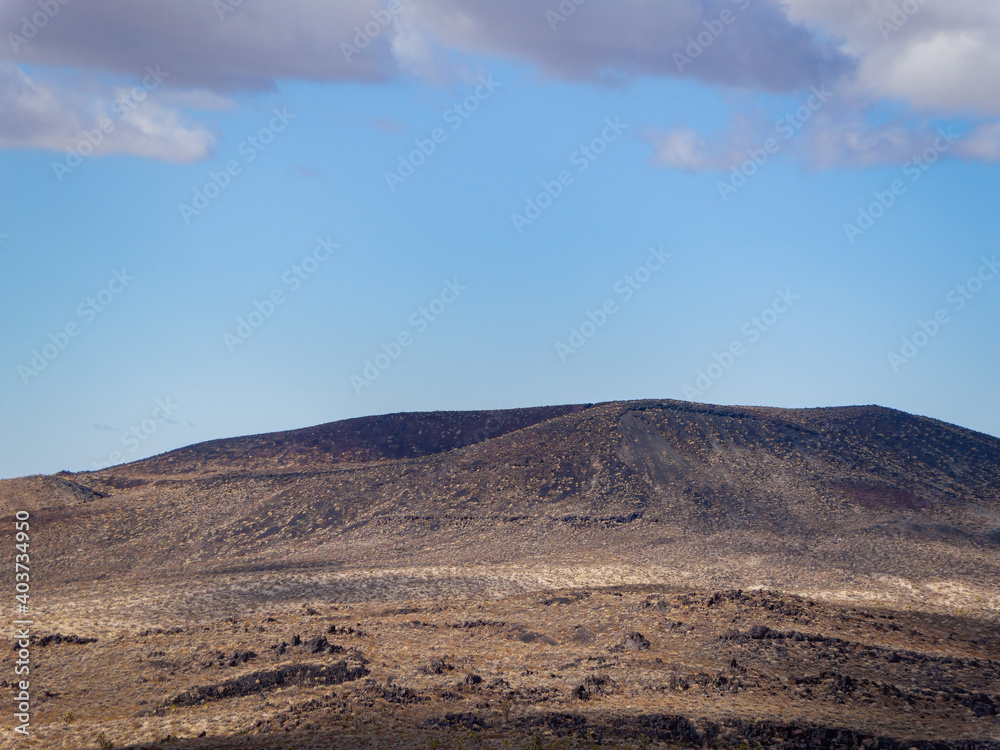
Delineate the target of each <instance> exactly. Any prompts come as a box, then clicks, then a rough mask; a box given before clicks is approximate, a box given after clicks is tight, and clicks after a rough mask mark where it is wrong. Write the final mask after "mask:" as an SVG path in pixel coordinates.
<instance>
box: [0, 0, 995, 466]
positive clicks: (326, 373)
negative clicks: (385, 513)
mask: <svg viewBox="0 0 1000 750" xmlns="http://www.w3.org/2000/svg"><path fill="white" fill-rule="evenodd" d="M744 3H745V0H739V1H738V2H728V1H727V2H705V3H701V4H691V5H690V6H688V5H687V4H686V3H683V2H682V3H678V4H677V5H676V7H672V8H671V9H670V10H665V9H663V8H662V6H661V5H660V4H657V3H653V2H637V3H634V4H631V5H630V6H629V7H628V9H627V10H624V11H621V10H620V11H619V12H617V13H615V12H613V10H614V9H613V8H612V6H611V3H609V2H601V0H589V1H588V2H586V3H582V4H580V5H579V7H576V6H573V7H576V10H575V11H574V12H573V14H572V15H568V14H567V15H564V16H563V17H564V18H565V19H566V20H565V21H558V22H556V23H555V28H554V29H553V28H552V17H551V16H548V17H547V16H546V13H547V11H553V12H559V4H558V3H539V2H534V1H529V0H519V2H515V3H512V4H511V5H510V7H509V8H507V9H506V10H507V13H506V14H503V15H502V16H497V11H496V9H495V8H494V7H492V6H490V5H489V4H487V3H483V2H476V1H474V0H434V1H431V0H424V1H423V2H403V3H401V4H399V5H390V6H389V7H390V8H392V9H394V12H392V13H390V12H389V11H385V10H382V11H380V9H381V8H383V6H381V5H379V4H377V3H372V4H366V3H363V2H362V3H351V4H349V5H348V4H337V3H334V4H329V3H327V4H323V5H322V6H320V5H319V4H318V3H313V2H307V1H306V0H297V1H296V2H293V3H289V4H288V5H283V6H281V9H280V11H279V10H276V9H275V8H276V7H277V6H275V7H271V6H270V5H268V4H265V3H263V2H260V3H254V2H253V0H245V2H244V3H243V4H241V5H239V6H235V5H234V6H232V12H231V13H230V12H226V13H224V14H223V17H222V18H220V17H218V13H217V9H213V7H212V5H211V4H210V3H201V4H200V5H197V4H195V3H193V2H179V3H177V5H176V6H171V7H170V8H158V9H150V8H147V7H136V8H131V9H130V10H129V11H127V12H119V11H116V10H115V9H114V7H113V4H111V3H93V4H92V5H88V6H87V7H83V5H82V4H81V5H80V6H79V7H77V6H76V5H75V4H68V5H66V6H60V9H59V11H58V12H57V13H56V14H55V15H52V16H47V21H46V24H45V26H44V27H41V28H38V29H37V34H35V35H34V36H33V37H32V38H31V39H30V40H27V41H25V42H24V43H20V42H19V41H18V38H20V39H26V37H24V36H23V33H24V32H25V28H24V25H25V18H27V19H28V20H30V18H31V17H32V13H37V12H40V11H39V8H40V7H41V6H38V5H36V4H33V3H27V2H16V3H10V4H8V5H9V7H8V8H5V9H4V10H3V11H2V12H0V30H4V29H6V30H9V32H7V31H5V32H4V33H5V35H6V36H7V41H6V42H3V41H2V40H0V46H3V53H2V55H3V57H4V59H3V60H2V61H0V106H2V109H0V111H2V112H3V114H0V169H2V174H3V175H4V178H5V179H3V180H2V182H0V268H2V274H0V279H2V281H0V283H2V291H3V293H2V298H0V313H2V316H0V321H2V322H0V326H2V336H3V342H4V346H3V349H2V358H3V362H2V363H0V364H2V366H0V399H2V408H3V414H4V419H3V422H2V432H0V448H2V450H0V476H2V477H12V476H21V475H27V474H33V473H51V472H55V471H58V470H62V469H67V470H72V471H77V470H87V469H93V468H96V467H99V466H102V465H107V464H109V463H119V462H122V461H131V460H135V459H138V458H142V457H144V456H148V455H152V454H155V453H159V452H163V451H166V450H170V449H172V448H176V447H180V446H183V445H187V444H190V443H194V442H198V441H201V440H207V439H212V438H218V437H226V436H233V435H240V434H248V433H259V432H267V431H273V430H281V429H291V428H295V427H303V426H307V425H312V424H318V423H322V422H328V421H333V420H337V419H344V418H348V417H354V416H362V415H368V414H377V413H386V412H394V411H409V410H434V409H490V408H503V407H514V406H529V405H540V404H556V403H577V402H598V401H607V400H614V399H633V398H677V399H686V400H695V401H704V402H710V403H726V404H767V405H775V406H795V407H799V406H830V405H840V404H868V403H877V404H882V405H885V406H891V407H894V408H898V409H903V410H905V411H909V412H914V413H917V414H923V415H928V416H932V417H935V418H938V419H942V420H946V421H949V422H954V423H957V424H960V425H962V426H965V427H969V428H973V429H976V430H980V431H983V432H987V433H990V434H994V435H1000V409H998V408H997V406H996V404H997V403H1000V402H998V400H997V399H996V395H995V393H996V385H997V377H996V373H997V371H998V369H1000V357H998V351H1000V347H998V343H1000V341H998V339H1000V335H998V332H997V325H996V324H997V321H998V320H1000V268H997V266H996V257H997V255H998V253H997V248H996V244H995V243H996V238H997V237H998V236H1000V232H998V229H1000V227H998V224H1000V218H997V217H998V212H996V210H995V200H996V195H997V194H998V187H1000V186H998V182H1000V180H998V171H997V168H996V159H997V158H1000V139H998V135H997V134H998V133H1000V127H998V125H997V121H998V120H1000V92H998V90H997V89H996V86H997V84H996V83H995V81H996V80H997V79H1000V76H997V75H996V73H997V72H998V71H997V70H995V69H993V73H990V72H989V71H990V70H991V68H990V66H991V65H992V66H993V68H1000V62H998V61H997V60H996V59H995V58H994V57H992V53H991V52H990V50H991V49H994V48H995V47H996V46H997V45H996V44H995V42H996V40H997V38H998V37H1000V15H998V14H997V13H996V12H994V11H993V10H991V9H982V8H978V7H977V6H974V5H971V4H970V5H966V4H964V3H958V4H956V5H954V6H949V7H948V8H940V7H936V6H931V5H930V4H920V3H917V2H916V0H912V2H911V5H910V6H907V7H912V9H913V12H912V13H904V15H903V16H898V15H897V16H896V18H895V21H892V18H893V16H892V10H891V7H890V4H888V3H880V2H876V1H875V0H870V1H869V0H856V2H854V3H853V5H856V6H857V7H856V8H854V11H855V12H854V14H853V15H852V16H851V17H850V18H847V17H846V16H845V15H844V14H843V13H841V12H839V11H838V9H837V6H836V5H835V4H833V3H832V0H831V1H830V2H826V1H825V0H797V1H796V2H791V3H786V4H784V5H780V6H779V5H771V4H768V3H766V2H764V1H763V0H757V2H753V3H747V4H746V7H745V9H742V6H744ZM226 7H229V6H226ZM553 9H554V10H553ZM726 11H729V12H730V13H731V14H732V15H731V18H732V22H731V23H729V24H726V23H723V25H722V26H721V27H720V26H719V25H718V23H714V22H715V21H716V20H717V19H720V18H724V16H723V15H722V14H723V13H724V12H726ZM373 13H374V14H375V15H374V16H373V15H372V14H373ZM386 14H388V16H387V15H386ZM623 14H624V16H626V17H622V16H623ZM629 14H632V15H633V16H635V15H636V14H638V16H636V17H628V16H629ZM725 17H729V16H725ZM195 18H196V19H197V24H196V25H193V24H195V21H194V20H192V19H195ZM386 18H390V19H391V20H389V21H388V22H387V23H385V24H382V22H381V21H379V19H386ZM366 19H367V21H370V22H374V23H376V26H375V27H372V28H373V29H375V28H377V29H378V34H376V35H374V36H373V37H372V39H371V41H370V42H369V43H368V45H367V46H366V47H365V48H364V49H360V48H358V49H359V51H358V53H356V54H353V53H351V50H350V49H348V50H347V52H348V54H347V55H345V54H344V50H345V48H344V47H342V46H341V44H342V43H344V44H351V45H352V46H353V41H355V36H356V34H357V31H356V28H355V27H358V28H362V30H363V26H364V24H365V22H366ZM886 19H889V20H888V21H887V20H886ZM901 19H902V20H904V22H903V23H899V21H900V20H901ZM885 23H891V24H892V25H893V27H894V28H895V31H892V30H889V27H887V26H885V25H884V24H885ZM880 24H882V25H880ZM720 28H721V32H720V33H719V34H718V36H715V35H713V34H712V29H715V30H716V31H718V30H719V29H720ZM262 30H265V31H266V33H263V32H262ZM30 31H31V29H30V28H29V29H27V32H29V33H30ZM703 31H705V32H707V33H708V34H709V36H704V35H702V37H701V39H702V41H708V40H709V39H711V41H710V43H708V44H707V45H704V46H703V47H702V49H701V52H700V54H699V55H698V56H697V58H694V57H689V58H688V59H690V60H691V62H690V63H686V62H685V61H684V59H683V58H676V57H675V54H682V55H685V56H687V54H689V53H690V52H691V51H692V50H694V51H697V47H698V46H700V45H699V42H698V35H699V34H700V33H701V32H703ZM125 32H128V33H132V34H137V35H138V34H141V35H142V38H143V39H144V44H142V45H135V44H125V43H119V44H118V46H117V47H116V45H115V43H109V42H108V40H109V39H112V40H113V39H118V38H120V36H121V34H122V33H125ZM10 33H13V34H15V35H16V36H17V38H15V39H13V41H12V39H11V37H10V35H9V34H10ZM601 35H606V36H605V37H604V38H602V36H601ZM628 35H632V36H631V38H630V37H629V36H628ZM195 42H198V43H199V44H198V49H197V50H194V48H193V44H194V43H195ZM691 44H694V45H695V47H691ZM15 46H16V47H17V49H16V50H15V49H14V48H15ZM689 48H690V49H689ZM686 51H687V53H686ZM347 57H350V58H351V59H350V60H348V59H347ZM968 66H971V68H970V67H968ZM970 69H971V70H974V71H975V72H974V73H972V74H971V75H970ZM123 97H124V98H123ZM116 102H117V104H116ZM456 107H457V109H456ZM126 112H127V113H128V116H127V117H126V116H125V115H124V113H126ZM779 123H783V124H784V125H783V126H782V125H780V124H779ZM102 127H103V129H102ZM98 131H99V132H98ZM941 133H944V135H941ZM88 134H89V135H88ZM89 141H94V142H98V143H97V145H96V147H95V148H94V149H93V153H92V154H89V151H90V150H91V149H90V148H89ZM67 149H70V150H71V151H72V152H73V155H71V154H70V151H67ZM421 149H422V151H421ZM82 152H88V154H89V155H86V154H82ZM915 157H916V161H915V160H914V158H915ZM401 160H402V161H401ZM401 164H404V165H405V166H403V169H402V171H400V166H401ZM414 165H415V166H414ZM411 167H412V173H411V169H410V168H411ZM393 172H395V174H396V177H388V176H387V175H388V174H389V173H393ZM401 176H402V177H401ZM397 178H398V179H397ZM390 183H391V184H390ZM215 185H222V187H220V188H218V189H216V187H215ZM199 192H200V194H201V195H202V196H207V197H206V198H204V199H202V198H197V197H196V194H197V193H199ZM551 196H554V197H551ZM185 204H186V205H187V206H190V209H188V208H185ZM534 207H537V210H536V208H534ZM869 217H870V221H869ZM845 225H852V226H853V228H848V227H845ZM272 295H275V296H274V297H272ZM247 334H249V335H247ZM42 365H44V366H42ZM375 376H377V377H375Z"/></svg>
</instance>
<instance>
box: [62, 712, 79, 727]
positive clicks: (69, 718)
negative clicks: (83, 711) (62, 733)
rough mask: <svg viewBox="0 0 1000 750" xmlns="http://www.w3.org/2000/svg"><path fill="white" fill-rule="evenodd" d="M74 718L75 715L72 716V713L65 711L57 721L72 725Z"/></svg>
mask: <svg viewBox="0 0 1000 750" xmlns="http://www.w3.org/2000/svg"><path fill="white" fill-rule="evenodd" d="M75 718H76V714H74V713H73V712H72V711H67V712H66V713H64V714H63V715H62V716H60V717H59V720H60V721H61V722H62V723H63V724H72V723H73V719H75Z"/></svg>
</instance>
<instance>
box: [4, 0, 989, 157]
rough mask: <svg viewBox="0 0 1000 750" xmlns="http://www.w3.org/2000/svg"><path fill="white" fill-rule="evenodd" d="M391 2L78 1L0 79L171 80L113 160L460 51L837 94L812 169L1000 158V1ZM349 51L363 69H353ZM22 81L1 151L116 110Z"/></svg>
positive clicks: (706, 147) (676, 149) (569, 75)
mask: <svg viewBox="0 0 1000 750" xmlns="http://www.w3.org/2000/svg"><path fill="white" fill-rule="evenodd" d="M396 1H397V0H393V2H392V3H389V2H388V0H387V2H386V4H387V5H389V6H390V7H394V3H395V2H396ZM399 2H400V4H401V5H400V7H401V10H400V12H399V13H397V14H391V13H387V11H386V10H385V6H384V5H383V4H382V3H381V2H378V1H377V0H352V2H346V1H345V0H284V2H282V3H280V4H279V3H273V2H266V0H243V2H242V3H240V4H239V5H238V6H235V7H234V10H233V12H232V13H229V14H226V16H225V17H224V18H223V19H220V18H219V15H218V14H217V12H216V10H215V9H214V8H213V5H212V3H211V2H209V0H171V2H169V3H121V2H117V1H116V0H86V1H84V0H72V1H71V2H68V3H67V4H66V5H59V12H58V14H57V15H55V16H54V17H52V18H51V19H50V20H49V21H48V22H47V23H46V24H45V26H44V28H41V29H38V33H37V34H35V35H33V37H32V38H31V39H30V40H28V41H26V43H23V44H22V43H20V42H17V43H16V44H12V43H9V41H8V43H4V40H3V39H0V61H2V60H3V59H6V60H8V61H11V62H14V63H17V64H19V65H26V64H27V65H33V66H38V67H39V69H41V68H44V67H45V66H51V67H71V68H73V69H75V70H76V71H78V72H79V73H80V74H81V75H83V76H86V75H88V74H90V75H91V76H93V78H95V79H96V78H97V76H98V74H100V73H111V74H115V75H117V76H122V75H124V76H129V77H134V76H139V75H141V73H142V71H143V70H144V68H145V67H146V66H147V65H161V66H162V67H163V68H164V69H165V70H168V71H170V74H171V77H170V80H169V82H168V84H167V85H165V86H164V90H163V91H158V92H157V94H158V95H157V97H156V100H155V101H151V102H149V106H148V107H145V108H144V109H143V111H142V114H140V115H137V116H136V117H135V119H134V120H133V121H132V122H129V123H126V124H123V127H122V129H121V131H120V132H119V133H117V134H116V135H115V137H114V138H110V139H109V140H108V143H107V144H106V149H108V150H109V151H114V150H119V151H121V152H125V153H134V154H139V155H143V156H150V157H151V158H159V159H167V160H172V161H189V160H192V159H197V158H201V157H203V156H205V155H206V154H208V153H209V152H210V149H211V145H212V138H211V136H210V134H209V133H208V131H207V129H206V128H204V127H203V126H200V125H197V124H189V123H187V122H185V118H184V117H183V116H181V114H180V112H181V111H182V110H185V109H195V110H201V111H209V110H217V109H224V108H227V107H231V106H233V99H232V95H233V94H234V93H235V92H238V91H250V92H253V91H264V90H273V89H274V88H276V86H277V85H278V82H279V81H281V80H308V81H317V82H338V81H356V82H363V83H379V82H384V81H389V80H392V79H394V78H397V77H399V76H407V75H410V76H417V77H420V78H423V79H425V80H428V81H430V82H432V83H436V84H447V83H452V82H454V81H455V80H456V79H460V78H462V77H467V76H468V75H469V73H470V72H469V71H468V70H466V69H465V68H464V67H463V63H462V62H461V57H459V56H458V55H457V54H456V53H472V54H475V55H481V54H488V55H497V56H500V57H503V58H506V59H510V60H517V61H523V62H527V63H529V64H533V65H535V66H537V67H538V68H539V69H540V70H542V71H543V72H544V73H545V74H547V75H550V76H553V77H559V78H564V79H571V80H576V81H585V82H614V83H621V82H627V81H628V80H630V79H633V78H636V77H639V76H654V77H672V78H691V79H695V80H698V81H701V82H703V83H707V84H713V85H723V86H727V87H735V88H740V89H743V90H746V91H749V92H765V91H766V92H777V93H795V92H798V91H802V90H805V89H807V88H808V87H809V86H819V85H823V84H829V85H832V86H833V87H835V88H836V89H837V91H838V96H839V100H838V103H837V105H836V106H833V107H831V108H830V109H829V111H824V115H823V117H822V118H819V119H818V120H817V122H816V123H814V125H813V126H812V127H811V128H810V129H809V131H807V132H804V134H803V137H802V138H801V139H797V140H796V143H795V145H794V147H793V148H790V149H789V150H790V151H791V150H794V151H795V153H797V154H798V156H799V157H800V158H801V159H803V160H805V161H806V162H808V163H810V164H812V165H814V166H828V165H833V164H845V165H866V164H877V163H884V162H886V161H893V160H896V159H898V158H899V157H900V155H903V154H906V152H907V151H908V150H912V149H913V148H916V147H918V146H919V145H920V144H921V143H923V142H925V141H926V139H927V138H928V137H931V136H932V135H933V128H931V127H930V126H929V125H927V123H928V122H930V121H932V120H933V119H934V118H940V117H972V118H974V120H975V126H976V129H975V130H974V132H973V133H972V135H970V137H969V138H968V139H966V141H965V143H964V144H963V147H962V148H961V149H959V148H956V149H955V152H954V153H955V154H959V155H962V156H963V157H965V158H976V159H986V160H995V159H997V158H998V157H997V155H996V152H997V146H996V140H997V137H996V128H997V126H996V125H994V124H992V123H993V121H996V120H1000V4H997V3H994V2H983V0H949V2H947V3H945V2H942V0H670V2H663V0H615V1H614V2H612V0H587V2H584V3H582V4H580V5H579V6H575V5H573V4H572V3H571V4H570V5H573V7H576V10H575V11H574V12H573V13H572V14H569V15H566V16H565V17H562V20H559V21H558V22H553V18H552V16H551V15H549V16H547V15H546V13H547V11H554V10H556V11H557V9H558V8H559V7H560V3H559V2H557V0H504V2H497V0H399ZM563 7H564V8H565V7H567V5H566V4H565V3H563ZM38 8H39V6H38V5H37V3H36V0H5V2H0V32H2V31H4V30H7V31H9V32H12V33H15V34H16V33H21V30H22V26H23V23H24V21H23V18H24V17H25V16H27V17H30V16H31V15H32V14H34V13H36V12H37V11H38ZM553 27H554V28H553ZM343 44H349V45H353V46H355V47H356V49H355V52H354V53H352V54H348V55H345V54H344V51H343V49H342V45H343ZM15 47H17V49H16V50H15ZM695 53H697V54H695ZM678 55H682V56H684V57H686V58H690V62H689V63H682V62H679V60H681V59H683V58H679V57H678ZM13 70H16V69H15V68H13V67H11V66H10V65H9V64H8V65H7V67H5V68H3V72H2V74H0V91H2V104H3V105H4V110H3V111H2V112H0V146H8V147H9V146H24V145H32V146H36V147H42V148H63V147H64V146H65V144H66V143H67V142H71V141H72V139H73V138H74V137H75V136H76V134H78V133H79V132H80V131H81V130H82V129H85V128H88V127H92V125H93V123H94V122H96V119H95V118H99V117H100V116H101V113H102V112H103V111H104V110H105V109H106V107H105V106H104V104H103V99H102V97H104V96H105V95H106V93H107V92H99V93H98V94H97V95H94V94H92V95H90V97H89V98H88V97H87V96H85V95H84V94H83V93H82V92H81V91H78V90H70V89H69V88H68V87H65V86H55V85H47V86H41V85H39V84H35V83H33V82H31V81H30V79H27V78H26V77H24V76H18V75H15V74H14V73H13V72H12V71H13ZM33 70H34V68H33ZM882 102H890V103H892V104H893V105H895V106H897V107H899V108H900V109H901V110H902V114H901V115H899V117H898V118H897V119H896V120H895V121H893V122H891V123H888V124H872V122H871V118H869V117H867V116H866V112H868V111H870V109H871V108H872V107H873V106H876V105H878V104H880V103H882ZM755 117H756V115H751V116H747V117H744V118H743V120H736V121H734V123H733V125H732V128H731V129H730V131H729V132H728V133H725V134H723V135H722V136H720V137H717V138H713V137H705V136H701V135H699V134H697V133H695V132H693V131H691V130H689V129H677V130H669V129H668V130H666V132H663V131H659V132H655V133H652V134H651V135H649V140H650V141H651V143H653V145H654V148H655V156H654V159H653V161H654V162H655V163H658V164H660V165H663V166H667V167H672V168H678V169H686V170H703V169H714V168H719V165H721V164H723V163H725V162H726V161H727V160H731V159H735V158H737V157H738V156H739V155H740V153H742V150H743V149H744V148H745V147H747V144H750V145H753V144H754V143H755V142H756V141H757V140H758V139H759V137H760V133H761V132H763V131H764V130H765V129H766V127H767V126H768V124H769V123H767V122H765V121H763V120H760V119H755Z"/></svg>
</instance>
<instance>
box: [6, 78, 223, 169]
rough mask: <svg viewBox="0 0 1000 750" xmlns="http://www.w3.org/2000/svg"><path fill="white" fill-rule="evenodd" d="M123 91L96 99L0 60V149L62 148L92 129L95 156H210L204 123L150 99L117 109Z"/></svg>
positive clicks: (164, 158)
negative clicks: (40, 80)
mask: <svg viewBox="0 0 1000 750" xmlns="http://www.w3.org/2000/svg"><path fill="white" fill-rule="evenodd" d="M126 93H127V92H121V91H118V92H116V91H108V92H106V93H105V97H104V98H103V99H100V98H95V97H93V96H92V95H84V94H81V93H78V92H76V91H73V90H70V89H67V88H62V87H60V86H58V85H45V84H40V83H38V82H36V81H35V80H33V79H32V78H30V77H29V76H27V75H26V74H25V73H24V72H23V71H22V70H21V69H20V68H18V67H17V66H16V65H13V64H11V63H2V64H0V147H3V148H43V149H51V150H54V151H62V150H64V149H66V148H75V147H76V146H77V145H78V144H79V143H80V142H81V141H84V140H88V139H87V134H88V133H95V132H96V133H97V135H94V136H92V137H91V138H90V139H89V141H90V142H94V141H97V142H99V145H98V146H97V147H96V148H95V149H94V153H95V154H102V155H107V154H115V153H124V154H134V155H137V156H142V157H147V158H151V159H160V160H162V161H169V162H179V163H185V162H193V161H198V160H200V159H203V158H205V157H206V156H208V155H209V153H210V152H211V149H212V147H213V145H214V144H215V138H214V136H212V134H211V133H210V132H209V131H208V130H207V128H205V127H204V126H203V125H200V124H193V125H192V124H186V123H184V122H183V121H182V118H181V116H180V114H179V113H178V112H177V110H175V109H173V108H169V107H163V106H161V105H160V104H159V103H157V102H156V101H155V100H153V99H151V98H150V99H146V100H145V101H143V102H141V103H137V106H135V107H134V108H128V107H122V108H120V109H118V110H116V109H115V107H114V102H115V101H116V99H117V98H118V97H119V96H122V95H123V94H126ZM133 101H134V100H133ZM102 123H104V127H103V128H102V127H101V125H102ZM109 123H110V127H109V125H108V124H109Z"/></svg>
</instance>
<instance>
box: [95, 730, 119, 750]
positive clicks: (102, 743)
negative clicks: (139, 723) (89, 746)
mask: <svg viewBox="0 0 1000 750" xmlns="http://www.w3.org/2000/svg"><path fill="white" fill-rule="evenodd" d="M97 746H98V747H99V748H101V750H114V746H115V743H114V742H112V741H111V740H109V739H108V735H106V734H105V733H104V732H101V733H100V734H98V735H97Z"/></svg>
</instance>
